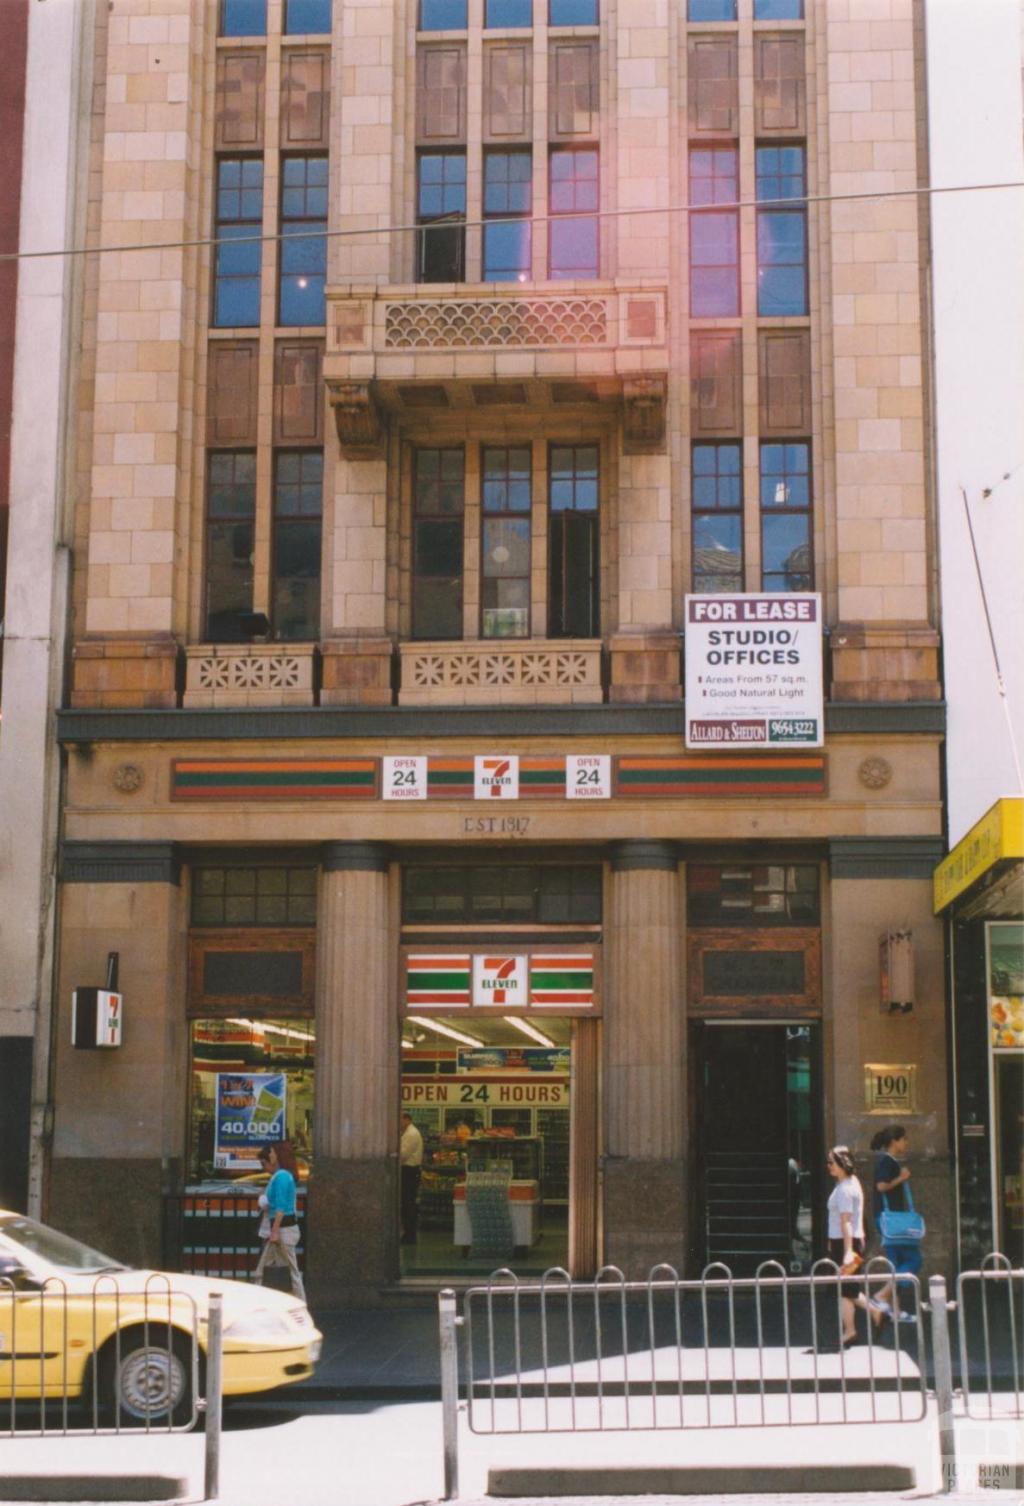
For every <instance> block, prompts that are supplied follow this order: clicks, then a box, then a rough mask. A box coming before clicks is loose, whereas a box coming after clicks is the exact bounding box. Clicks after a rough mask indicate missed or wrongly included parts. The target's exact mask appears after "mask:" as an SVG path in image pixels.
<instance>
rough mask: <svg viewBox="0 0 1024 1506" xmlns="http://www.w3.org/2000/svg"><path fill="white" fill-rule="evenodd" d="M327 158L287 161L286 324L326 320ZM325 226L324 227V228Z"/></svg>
mask: <svg viewBox="0 0 1024 1506" xmlns="http://www.w3.org/2000/svg"><path fill="white" fill-rule="evenodd" d="M326 229H327V158H326V157H285V158H283V159H282V161H281V258H280V267H281V271H280V287H279V297H278V319H279V322H280V323H281V324H323V323H324V321H325V318H326V315H325V313H324V284H325V282H326V279H327V238H326V235H325V234H324V233H323V232H324V231H326ZM318 232H319V233H318Z"/></svg>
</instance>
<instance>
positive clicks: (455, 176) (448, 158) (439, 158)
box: [416, 151, 466, 282]
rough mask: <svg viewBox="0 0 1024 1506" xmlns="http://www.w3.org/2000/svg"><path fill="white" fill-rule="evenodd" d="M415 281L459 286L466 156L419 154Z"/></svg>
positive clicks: (463, 242) (463, 261) (462, 262)
mask: <svg viewBox="0 0 1024 1506" xmlns="http://www.w3.org/2000/svg"><path fill="white" fill-rule="evenodd" d="M416 222H417V224H418V225H419V226H420V227H421V228H420V230H419V232H418V237H417V239H418V248H417V273H416V276H417V281H419V282H461V281H462V279H463V277H464V276H465V265H466V154H465V152H464V151H458V152H421V153H420V156H419V159H418V161H417V190H416Z"/></svg>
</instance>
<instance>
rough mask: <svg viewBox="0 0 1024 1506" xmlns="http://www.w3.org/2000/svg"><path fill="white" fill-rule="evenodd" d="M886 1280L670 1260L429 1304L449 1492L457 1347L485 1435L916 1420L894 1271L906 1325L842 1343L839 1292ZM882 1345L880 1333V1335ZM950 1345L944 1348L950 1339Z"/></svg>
mask: <svg viewBox="0 0 1024 1506" xmlns="http://www.w3.org/2000/svg"><path fill="white" fill-rule="evenodd" d="M893 1279H894V1273H893V1270H892V1267H891V1266H890V1265H889V1263H888V1261H885V1260H880V1259H879V1260H874V1261H872V1262H870V1263H869V1264H868V1265H867V1266H866V1267H865V1268H864V1269H863V1270H862V1272H861V1273H860V1274H858V1275H857V1276H855V1277H849V1276H844V1277H842V1278H841V1277H840V1273H839V1270H838V1267H837V1266H836V1265H835V1264H834V1263H833V1262H832V1261H830V1260H822V1261H818V1262H817V1263H816V1264H815V1265H814V1266H813V1267H812V1269H811V1272H810V1274H808V1275H801V1276H792V1275H789V1274H788V1273H787V1272H786V1270H785V1269H784V1267H783V1266H781V1265H780V1264H778V1262H775V1261H769V1262H767V1263H765V1264H764V1265H762V1266H761V1267H760V1268H759V1270H758V1272H757V1274H756V1275H755V1276H753V1277H746V1278H735V1277H733V1275H732V1274H731V1272H730V1271H729V1270H728V1269H727V1268H726V1267H725V1266H723V1265H714V1266H710V1267H708V1269H707V1270H705V1272H704V1273H703V1275H702V1276H701V1278H700V1279H699V1280H683V1279H682V1278H681V1277H680V1276H679V1274H678V1273H677V1272H676V1271H675V1270H674V1269H673V1267H671V1266H668V1265H660V1266H656V1267H655V1268H654V1269H653V1270H652V1271H651V1273H650V1275H649V1276H648V1278H647V1280H646V1281H627V1280H626V1279H625V1277H624V1276H623V1274H622V1272H621V1271H620V1270H618V1268H616V1267H614V1266H606V1267H604V1268H603V1269H602V1270H601V1271H599V1272H598V1274H597V1276H596V1278H595V1279H594V1280H593V1281H574V1280H573V1279H572V1278H571V1277H570V1276H569V1274H568V1273H567V1272H566V1271H564V1270H562V1269H560V1268H555V1269H553V1270H549V1271H547V1272H546V1273H545V1274H544V1275H543V1276H542V1277H541V1278H540V1279H539V1280H538V1281H532V1282H526V1281H520V1280H519V1279H518V1278H517V1277H516V1276H515V1274H514V1273H513V1272H512V1271H510V1270H507V1269H505V1270H500V1271H496V1272H495V1273H494V1274H493V1275H492V1277H491V1278H490V1280H489V1281H488V1282H487V1283H486V1284H483V1285H480V1286H476V1287H472V1288H470V1289H469V1290H468V1291H467V1292H466V1293H465V1294H464V1297H463V1312H462V1315H461V1316H460V1315H459V1313H458V1311H457V1301H456V1296H455V1293H454V1292H453V1291H451V1290H446V1291H444V1292H442V1293H441V1297H440V1323H441V1369H442V1414H443V1421H444V1461H445V1489H446V1497H448V1498H450V1497H451V1496H452V1495H454V1494H455V1493H456V1491H457V1479H458V1384H459V1375H458V1371H459V1366H458V1341H457V1333H458V1330H459V1329H461V1330H462V1332H463V1340H464V1342H463V1353H464V1364H465V1388H464V1395H465V1411H466V1417H467V1421H468V1425H469V1428H470V1430H471V1431H472V1432H473V1433H483V1434H516V1433H520V1434H522V1433H569V1432H571V1433H578V1432H611V1431H659V1430H663V1429H687V1428H740V1427H795V1426H807V1425H818V1424H822V1425H825V1424H834V1423H879V1422H916V1421H921V1420H922V1419H923V1418H924V1417H925V1416H926V1413H927V1387H926V1379H925V1366H924V1363H923V1354H924V1337H925V1336H924V1327H923V1323H924V1310H925V1309H924V1305H923V1304H922V1302H921V1294H920V1288H919V1285H918V1282H917V1280H916V1278H915V1277H913V1276H901V1277H900V1278H899V1291H900V1301H901V1305H902V1307H903V1309H904V1310H905V1311H906V1312H908V1313H909V1314H910V1315H911V1318H912V1321H911V1322H909V1323H904V1324H898V1325H892V1326H891V1328H890V1329H889V1332H890V1333H891V1334H892V1335H893V1336H894V1337H893V1338H890V1339H888V1340H886V1341H884V1342H878V1343H861V1344H858V1345H856V1346H855V1347H849V1348H847V1347H844V1345H843V1343H842V1333H843V1326H844V1325H843V1318H844V1308H843V1304H844V1299H848V1298H852V1299H855V1300H856V1302H857V1305H858V1306H860V1307H862V1308H864V1309H865V1311H868V1312H869V1316H868V1318H867V1319H866V1320H861V1321H867V1322H868V1324H869V1328H868V1336H869V1337H871V1336H872V1335H873V1334H874V1320H873V1318H872V1317H871V1316H870V1311H869V1303H868V1299H869V1298H877V1296H878V1294H880V1293H881V1292H882V1291H883V1290H884V1289H885V1288H886V1287H888V1286H889V1284H890V1283H891V1282H892V1281H893ZM879 1338H881V1336H880V1335H879ZM947 1350H948V1345H947Z"/></svg>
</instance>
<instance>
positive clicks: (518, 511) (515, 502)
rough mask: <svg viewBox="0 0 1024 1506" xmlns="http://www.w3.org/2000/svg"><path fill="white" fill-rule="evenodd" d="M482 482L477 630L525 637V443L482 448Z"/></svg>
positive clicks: (527, 578)
mask: <svg viewBox="0 0 1024 1506" xmlns="http://www.w3.org/2000/svg"><path fill="white" fill-rule="evenodd" d="M482 460H483V464H482V482H481V512H482V514H483V516H482V519H481V579H480V632H481V635H482V637H484V638H526V637H527V636H528V635H529V632H530V510H531V506H532V500H533V499H532V487H531V463H532V455H531V450H530V446H529V445H522V446H514V447H512V446H510V447H502V448H500V449H499V448H493V449H492V448H487V449H485V450H484V452H483V457H482Z"/></svg>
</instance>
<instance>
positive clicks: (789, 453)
mask: <svg viewBox="0 0 1024 1506" xmlns="http://www.w3.org/2000/svg"><path fill="white" fill-rule="evenodd" d="M813 588H814V560H813V556H812V554H811V447H810V445H809V444H807V443H806V442H805V441H802V440H801V441H794V442H793V443H790V444H762V446H761V589H762V591H810V590H813Z"/></svg>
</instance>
